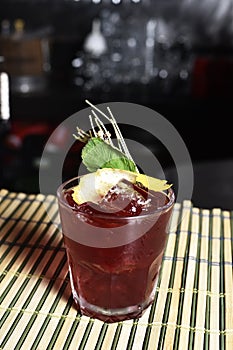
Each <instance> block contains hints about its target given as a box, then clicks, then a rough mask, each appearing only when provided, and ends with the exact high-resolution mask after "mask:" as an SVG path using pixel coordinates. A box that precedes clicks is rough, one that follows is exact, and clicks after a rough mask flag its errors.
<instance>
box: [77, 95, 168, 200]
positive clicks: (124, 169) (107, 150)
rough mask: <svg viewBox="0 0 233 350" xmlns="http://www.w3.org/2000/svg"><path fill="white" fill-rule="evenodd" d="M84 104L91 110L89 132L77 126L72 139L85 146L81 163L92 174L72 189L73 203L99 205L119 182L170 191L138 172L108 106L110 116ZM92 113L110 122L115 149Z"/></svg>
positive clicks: (102, 126)
mask: <svg viewBox="0 0 233 350" xmlns="http://www.w3.org/2000/svg"><path fill="white" fill-rule="evenodd" d="M86 102H87V103H88V104H89V105H90V106H91V107H92V110H91V112H92V115H89V119H90V124H91V131H88V132H85V131H83V130H82V129H80V128H79V127H77V133H78V136H77V135H74V137H75V138H76V139H78V140H79V141H82V142H84V143H85V145H84V147H83V149H82V160H83V164H84V165H85V166H86V168H87V170H89V171H90V172H91V174H87V175H85V176H84V177H83V179H81V181H80V184H79V185H78V186H77V187H76V188H74V189H73V190H74V193H73V195H72V196H73V199H74V200H75V201H76V203H78V204H82V203H83V202H85V201H92V202H94V203H98V202H99V200H100V199H101V198H102V197H103V196H105V195H106V193H107V192H108V191H109V189H110V188H111V187H113V186H115V185H116V184H117V183H118V181H120V180H122V179H127V180H129V181H131V182H132V183H135V184H139V185H140V184H141V185H142V186H144V187H146V188H148V189H149V190H154V191H165V190H167V189H168V188H170V187H171V186H172V185H170V184H168V183H167V181H166V180H160V179H157V178H154V177H150V176H147V175H144V174H140V173H139V171H138V169H137V166H136V164H135V162H134V160H133V158H132V157H131V155H130V153H129V150H128V148H127V145H126V143H125V140H124V138H123V136H122V134H121V131H120V129H119V126H118V125H117V122H116V120H115V118H114V116H113V114H112V112H111V110H110V108H109V107H107V110H108V112H109V115H110V116H108V115H106V114H105V113H103V111H101V110H100V109H99V108H97V107H96V106H94V105H93V104H92V103H90V102H89V101H87V100H86ZM95 111H97V112H98V113H99V114H100V115H101V116H103V117H104V118H105V119H106V120H107V121H108V122H110V123H111V125H112V127H113V130H114V133H115V135H116V140H117V146H116V145H114V143H113V141H112V139H111V134H110V132H109V131H108V130H107V129H106V126H105V125H104V123H103V122H102V120H101V119H100V118H99V117H98V115H97V114H96V112H95ZM96 129H97V130H96Z"/></svg>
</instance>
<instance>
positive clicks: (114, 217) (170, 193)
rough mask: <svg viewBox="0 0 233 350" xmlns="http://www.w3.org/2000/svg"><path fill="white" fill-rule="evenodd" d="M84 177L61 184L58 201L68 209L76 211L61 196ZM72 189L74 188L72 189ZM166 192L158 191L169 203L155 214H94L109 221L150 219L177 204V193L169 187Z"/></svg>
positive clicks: (85, 214)
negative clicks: (68, 186) (69, 185)
mask: <svg viewBox="0 0 233 350" xmlns="http://www.w3.org/2000/svg"><path fill="white" fill-rule="evenodd" d="M82 176H85V174H84V175H80V176H75V177H73V178H71V179H69V180H66V181H64V182H63V183H61V184H60V186H59V187H58V189H57V198H58V201H59V202H60V203H62V204H63V205H64V206H65V207H66V208H67V209H70V210H74V208H73V207H72V206H71V205H69V203H67V201H65V200H64V198H62V196H61V194H62V191H63V190H64V189H65V186H67V185H68V184H69V183H72V182H74V181H77V180H79V179H80V178H81V177H82ZM71 188H72V187H70V189H71ZM67 189H68V188H67ZM149 191H151V190H149ZM166 191H167V192H168V193H166V192H164V191H157V192H160V193H163V194H164V195H166V196H167V197H168V199H169V201H168V202H167V203H166V204H165V205H163V206H161V207H159V208H156V209H154V210H153V212H150V213H144V214H139V215H134V216H117V215H114V212H113V213H111V215H110V214H105V213H104V212H100V214H94V215H93V216H94V217H96V218H99V219H103V218H106V219H108V220H109V219H111V220H126V219H127V220H135V219H137V218H140V219H142V218H145V217H149V216H152V215H155V214H158V213H163V212H166V211H167V210H168V209H170V208H171V207H172V206H173V204H174V203H175V192H174V190H173V189H172V188H171V187H169V188H168V189H167V190H166ZM75 213H77V214H79V215H80V216H83V217H90V216H92V214H87V213H84V212H78V211H75Z"/></svg>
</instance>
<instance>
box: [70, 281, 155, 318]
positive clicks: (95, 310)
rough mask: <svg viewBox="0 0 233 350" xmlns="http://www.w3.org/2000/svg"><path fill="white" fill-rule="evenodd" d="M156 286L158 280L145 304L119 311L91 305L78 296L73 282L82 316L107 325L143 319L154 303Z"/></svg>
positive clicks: (76, 301)
mask: <svg viewBox="0 0 233 350" xmlns="http://www.w3.org/2000/svg"><path fill="white" fill-rule="evenodd" d="M156 286H157V278H156V281H155V286H154V289H153V291H152V293H151V294H150V296H149V297H148V298H147V299H146V300H145V301H144V302H142V303H140V304H139V305H131V306H127V307H124V308H117V309H106V308H102V307H100V306H97V305H93V304H90V303H89V302H87V301H86V300H85V299H84V298H83V297H80V296H78V294H77V292H76V290H75V289H74V288H73V283H72V281H71V288H72V295H73V299H74V301H75V303H76V305H77V308H78V310H79V311H80V312H81V314H82V315H85V316H88V317H91V318H97V319H99V320H101V321H103V322H106V323H113V322H121V321H125V320H129V319H135V318H139V317H141V316H142V315H143V313H144V312H145V310H146V309H147V308H148V307H149V306H150V305H151V304H152V302H153V301H154V296H155V290H156Z"/></svg>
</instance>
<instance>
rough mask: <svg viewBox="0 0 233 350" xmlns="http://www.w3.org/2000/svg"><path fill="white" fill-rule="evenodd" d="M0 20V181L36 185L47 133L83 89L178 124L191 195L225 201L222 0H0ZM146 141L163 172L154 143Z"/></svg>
mask: <svg viewBox="0 0 233 350" xmlns="http://www.w3.org/2000/svg"><path fill="white" fill-rule="evenodd" d="M0 25H1V35H0V72H4V73H6V74H7V76H8V78H9V110H10V113H11V114H10V119H9V121H7V123H6V121H4V120H3V119H4V117H3V116H2V115H1V121H0V123H1V124H0V131H1V133H0V137H1V140H0V147H1V149H0V157H1V164H2V170H1V173H0V185H1V187H6V188H9V189H11V190H16V191H25V192H37V191H38V190H39V188H38V166H39V160H40V156H41V153H42V150H43V146H44V144H45V142H46V140H47V138H48V137H49V135H50V133H51V132H52V131H53V130H54V128H56V126H57V125H59V123H60V122H62V121H63V120H64V119H65V118H67V117H69V116H70V115H71V114H73V113H75V112H76V111H78V110H80V109H82V108H84V107H86V105H85V102H84V100H85V99H86V98H88V99H89V100H91V101H92V102H93V103H96V104H98V103H102V102H107V101H125V102H132V103H138V104H142V105H145V106H147V107H150V108H152V109H154V110H156V111H157V112H159V113H161V114H162V115H163V116H164V117H166V118H167V119H168V120H169V121H170V122H171V123H172V124H173V125H174V126H175V128H176V129H177V130H178V132H179V133H180V135H181V136H182V138H183V139H184V142H185V143H186V145H187V147H188V150H189V152H190V155H191V158H192V160H193V164H194V170H195V187H194V194H193V201H194V204H195V205H200V206H206V207H213V206H222V207H225V208H231V209H232V207H233V199H232V197H233V189H232V183H233V166H232V159H233V155H232V146H231V139H232V131H231V128H230V122H231V118H232V102H231V101H232V97H233V1H232V0H225V1H218V0H215V1H214V0H211V1H210V0H203V1H202V2H201V3H200V1H198V0H181V1H180V0H179V1H178V0H170V1H162V0H156V1H155V0H119V1H117V0H79V1H77V0H76V1H75V0H57V1H50V0H1V3H0ZM90 38H91V40H90ZM93 38H94V39H93ZM88 40H89V41H88ZM93 40H94V45H93ZM87 43H88V45H87ZM126 123H127V119H126ZM128 133H130V130H128ZM142 138H143V136H142ZM145 141H146V140H142V142H143V143H145ZM147 144H148V142H147ZM148 147H150V148H151V149H152V151H153V152H155V153H156V155H157V156H158V157H162V160H161V163H163V164H164V166H165V168H166V169H167V173H168V176H170V177H171V178H172V177H173V171H172V169H171V166H172V164H171V163H170V161H169V157H166V155H165V153H164V152H163V149H162V148H161V147H160V145H159V144H158V145H157V144H156V145H155V144H154V141H152V142H151V144H148ZM56 152H58V153H59V146H58V147H57V148H56ZM74 158H75V157H74ZM71 159H73V156H72V155H71ZM69 164H71V162H69ZM70 166H71V165H70ZM67 169H68V167H67ZM213 169H216V170H217V171H216V172H215V171H213ZM67 171H68V170H67ZM68 175H69V174H68ZM210 188H211V189H212V190H211V191H210Z"/></svg>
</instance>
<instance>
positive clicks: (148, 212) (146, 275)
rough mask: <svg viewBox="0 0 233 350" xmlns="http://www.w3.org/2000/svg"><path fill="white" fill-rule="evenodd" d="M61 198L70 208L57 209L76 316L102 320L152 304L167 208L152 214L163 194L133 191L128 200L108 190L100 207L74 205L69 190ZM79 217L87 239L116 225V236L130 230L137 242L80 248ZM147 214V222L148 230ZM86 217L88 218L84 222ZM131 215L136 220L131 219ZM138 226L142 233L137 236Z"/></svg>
mask: <svg viewBox="0 0 233 350" xmlns="http://www.w3.org/2000/svg"><path fill="white" fill-rule="evenodd" d="M135 189H136V190H137V191H135ZM126 192H127V191H126ZM114 196H115V197H114ZM148 199H149V201H148ZM63 200H65V201H66V202H67V203H68V204H69V206H70V208H69V210H68V209H66V210H64V207H63V208H60V213H61V219H62V227H63V234H64V243H65V247H66V251H67V257H68V264H69V269H70V276H71V284H72V291H73V295H74V299H75V301H76V303H77V305H78V307H79V308H80V310H81V312H82V313H84V314H85V315H87V316H90V317H97V318H99V319H101V320H103V321H105V322H115V321H121V320H124V319H127V318H135V317H139V316H141V314H142V312H143V311H144V309H145V308H146V307H147V306H148V305H149V304H150V303H151V302H152V301H153V297H154V288H155V282H156V278H157V275H158V271H159V268H160V266H161V261H162V256H163V251H164V247H165V243H166V238H167V226H168V221H169V218H170V215H171V210H170V209H171V207H170V208H167V209H166V210H164V211H161V212H159V213H158V212H157V213H156V214H154V212H155V208H158V207H163V206H164V205H166V204H167V203H168V201H169V199H168V197H167V195H166V194H164V193H161V192H151V193H150V194H149V195H148V193H147V192H145V191H144V190H141V189H138V188H135V187H134V188H133V192H132V193H131V195H130V196H129V193H126V194H124V193H120V194H119V193H118V194H117V195H115V192H114V191H113V193H109V194H108V196H106V197H105V198H104V199H103V201H102V203H101V204H100V205H94V204H93V203H83V204H82V205H77V204H76V203H75V202H74V201H73V198H72V190H68V191H66V192H64V194H63ZM83 214H84V216H85V220H84V221H85V235H86V236H88V234H90V235H93V232H95V233H96V235H97V237H98V230H99V229H100V228H104V229H105V230H106V231H107V234H111V230H112V229H113V228H115V227H118V228H119V227H120V234H121V233H123V234H125V235H127V234H128V231H130V234H135V237H136V239H133V240H131V241H130V242H129V243H126V244H123V245H122V244H121V245H120V244H119V245H116V244H115V246H105V247H101V246H98V247H95V246H91V245H88V244H83V242H80V241H79V239H78V237H79V234H80V231H81V230H82V228H83V227H84V226H83V217H82V215H83ZM140 214H141V215H142V216H141V218H140ZM149 216H151V217H152V221H151V222H150V224H149V226H148V217H149ZM74 217H75V219H74ZM87 217H90V218H91V219H90V222H89V223H88V218H87ZM134 217H137V218H138V217H139V218H140V219H139V220H138V219H137V220H136V219H135V220H134ZM150 219H151V218H150ZM72 220H73V223H72ZM128 223H129V224H130V226H128V225H127V224H128ZM73 224H75V225H76V229H75V230H74V231H75V232H74V231H73V229H72V227H71V226H70V225H73ZM138 225H140V229H144V231H145V232H143V234H140V235H138V238H137V231H138ZM89 229H90V232H89ZM93 229H94V231H93ZM67 230H69V232H67ZM71 230H72V231H73V232H72V234H71V232H70V231H71ZM109 232H110V233H109ZM76 235H77V237H75V236H76ZM106 237H107V238H106V239H109V238H108V236H106Z"/></svg>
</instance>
